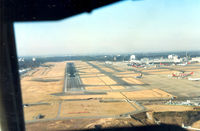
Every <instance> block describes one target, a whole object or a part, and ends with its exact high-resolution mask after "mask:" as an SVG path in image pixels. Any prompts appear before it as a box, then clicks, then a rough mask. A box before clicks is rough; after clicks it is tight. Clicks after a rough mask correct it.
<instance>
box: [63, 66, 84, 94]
mask: <svg viewBox="0 0 200 131" xmlns="http://www.w3.org/2000/svg"><path fill="white" fill-rule="evenodd" d="M82 90H83V87H82V84H81V80H80V77H79V75H78V74H77V73H76V68H75V66H74V63H67V64H66V69H65V78H64V87H63V92H64V93H68V92H70V91H82Z"/></svg>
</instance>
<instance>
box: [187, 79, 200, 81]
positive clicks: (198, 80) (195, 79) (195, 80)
mask: <svg viewBox="0 0 200 131" xmlns="http://www.w3.org/2000/svg"><path fill="white" fill-rule="evenodd" d="M188 80H190V81H200V78H188Z"/></svg>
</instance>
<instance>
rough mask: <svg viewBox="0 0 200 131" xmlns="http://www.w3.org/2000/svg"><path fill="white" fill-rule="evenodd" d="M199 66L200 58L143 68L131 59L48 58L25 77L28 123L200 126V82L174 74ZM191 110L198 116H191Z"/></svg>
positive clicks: (67, 126) (43, 127) (66, 126)
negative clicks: (101, 60)
mask: <svg viewBox="0 0 200 131" xmlns="http://www.w3.org/2000/svg"><path fill="white" fill-rule="evenodd" d="M199 67H200V64H199V63H194V64H190V65H187V66H181V65H180V66H179V65H172V66H159V67H155V66H148V67H146V68H137V67H133V66H127V63H125V62H112V63H106V62H99V61H78V60H77V61H64V62H47V63H45V64H43V66H40V67H37V68H35V69H34V70H30V71H28V72H27V73H26V74H25V75H23V77H22V78H21V86H22V95H23V103H24V117H25V121H26V128H27V130H34V128H36V127H38V126H40V127H41V130H47V129H48V130H62V129H68V130H74V129H90V128H95V127H96V126H101V127H102V128H108V127H116V126H118V127H124V126H126V127H127V126H128V127H130V126H141V125H152V124H160V123H165V124H177V125H179V126H182V127H184V128H188V126H189V128H200V126H199V124H198V123H199V122H200V121H199V120H200V113H199V110H200V106H199V103H200V96H199V94H200V89H199V88H200V81H196V80H195V81H193V80H189V79H188V78H187V79H186V77H189V75H188V76H186V77H185V76H184V77H181V78H180V77H174V76H173V74H177V73H182V72H181V71H184V73H186V74H189V73H190V72H193V73H192V76H191V77H196V76H197V77H198V75H200V68H199ZM180 70H181V71H180ZM181 76H182V75H181ZM191 103H192V104H191ZM191 114H192V115H194V116H196V117H194V116H193V117H194V119H192V120H188V119H187V115H190V116H192V115H191ZM184 115H185V117H183V116H184ZM75 125H76V126H75ZM77 125H78V126H77Z"/></svg>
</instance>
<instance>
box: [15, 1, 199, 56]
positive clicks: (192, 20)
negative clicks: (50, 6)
mask: <svg viewBox="0 0 200 131" xmlns="http://www.w3.org/2000/svg"><path fill="white" fill-rule="evenodd" d="M15 34H16V41H17V49H18V55H70V54H71V55H76V54H83V55H85V54H100V53H125V52H128V53H130V52H133V53H134V52H153V51H186V50H200V0H144V1H136V2H133V1H126V0H124V1H123V2H120V3H117V4H113V5H111V6H106V7H103V8H99V9H97V10H94V11H93V12H92V13H90V14H88V13H82V14H80V15H76V16H74V17H71V18H68V19H64V20H61V21H55V22H34V23H31V22H26V23H15Z"/></svg>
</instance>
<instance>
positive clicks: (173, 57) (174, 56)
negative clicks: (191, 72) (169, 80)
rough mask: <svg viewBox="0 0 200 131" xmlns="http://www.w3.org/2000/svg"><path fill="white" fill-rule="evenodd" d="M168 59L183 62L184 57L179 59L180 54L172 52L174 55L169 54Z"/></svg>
mask: <svg viewBox="0 0 200 131" xmlns="http://www.w3.org/2000/svg"><path fill="white" fill-rule="evenodd" d="M168 59H169V60H172V61H173V62H175V63H176V62H181V61H182V59H179V58H178V56H177V55H174V54H172V55H168Z"/></svg>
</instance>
